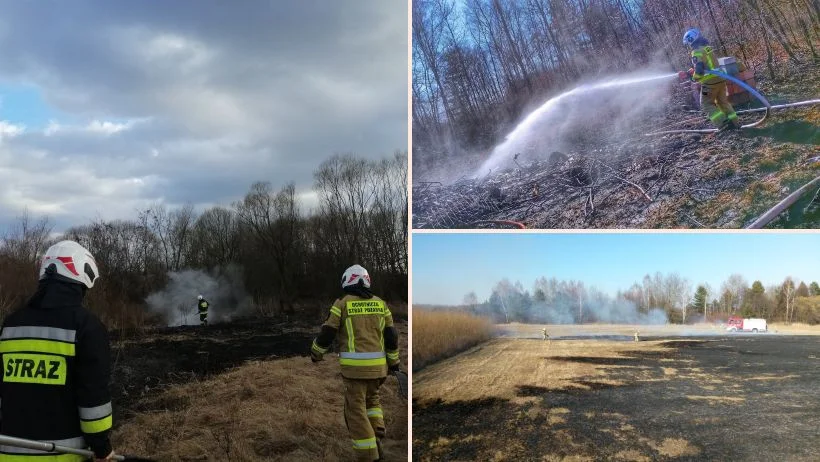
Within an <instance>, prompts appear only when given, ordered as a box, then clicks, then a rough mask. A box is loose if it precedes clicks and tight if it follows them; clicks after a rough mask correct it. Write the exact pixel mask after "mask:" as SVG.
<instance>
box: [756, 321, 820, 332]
mask: <svg viewBox="0 0 820 462" xmlns="http://www.w3.org/2000/svg"><path fill="white" fill-rule="evenodd" d="M768 327H769V332H777V333H778V334H795V335H820V324H816V325H810V324H803V323H799V322H793V323H791V324H783V323H771V324H769V326H768Z"/></svg>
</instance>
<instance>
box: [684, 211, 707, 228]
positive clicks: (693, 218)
mask: <svg viewBox="0 0 820 462" xmlns="http://www.w3.org/2000/svg"><path fill="white" fill-rule="evenodd" d="M686 218H688V219H690V220H692V223H694V224H696V225H698V226H700V227H701V228H707V226H706V225H704V224H703V223H701V222H699V221H698V220H697V219H696V218H695V217H693V216H692V215H691V214H688V215H686Z"/></svg>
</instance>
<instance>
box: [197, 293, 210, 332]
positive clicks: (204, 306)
mask: <svg viewBox="0 0 820 462" xmlns="http://www.w3.org/2000/svg"><path fill="white" fill-rule="evenodd" d="M197 298H198V299H199V305H198V306H199V325H201V326H207V325H208V300H205V297H203V296H202V295H200V296H199V297H197Z"/></svg>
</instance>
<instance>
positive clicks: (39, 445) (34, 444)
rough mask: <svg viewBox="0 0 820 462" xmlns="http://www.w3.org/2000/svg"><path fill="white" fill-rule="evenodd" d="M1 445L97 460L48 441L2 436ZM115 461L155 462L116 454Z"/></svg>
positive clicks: (92, 454) (87, 451)
mask: <svg viewBox="0 0 820 462" xmlns="http://www.w3.org/2000/svg"><path fill="white" fill-rule="evenodd" d="M0 444H2V445H5V446H14V447H16V448H23V449H33V450H36V451H43V452H48V453H52V454H75V455H78V456H85V457H88V458H90V459H92V460H93V459H94V458H95V456H94V453H93V452H92V451H89V450H87V449H77V448H69V447H66V446H60V445H58V444H54V443H50V442H46V441H34V440H27V439H24V438H16V437H14V436H7V435H0ZM113 459H114V460H122V461H126V462H129V461H130V462H154V461H153V460H152V459H145V458H142V457H136V456H125V455H119V454H115V455H114V457H113Z"/></svg>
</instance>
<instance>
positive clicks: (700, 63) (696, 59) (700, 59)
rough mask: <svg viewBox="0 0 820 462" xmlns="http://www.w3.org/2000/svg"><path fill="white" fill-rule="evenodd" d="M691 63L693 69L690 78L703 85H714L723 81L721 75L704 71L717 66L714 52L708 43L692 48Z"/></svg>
mask: <svg viewBox="0 0 820 462" xmlns="http://www.w3.org/2000/svg"><path fill="white" fill-rule="evenodd" d="M692 65H693V66H694V69H695V72H694V74H692V79H694V80H695V81H696V82H700V83H702V84H705V85H714V84H716V83H721V82H724V81H725V79H723V78H722V77H718V76H716V75H712V74H707V73H706V71H711V70H714V69H718V67H719V66H718V62H717V60H716V59H715V54H714V53H713V52H712V47H710V46H708V45H707V46H701V47H698V48H695V49H694V50H692Z"/></svg>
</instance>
